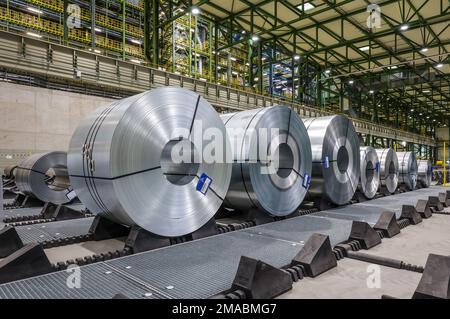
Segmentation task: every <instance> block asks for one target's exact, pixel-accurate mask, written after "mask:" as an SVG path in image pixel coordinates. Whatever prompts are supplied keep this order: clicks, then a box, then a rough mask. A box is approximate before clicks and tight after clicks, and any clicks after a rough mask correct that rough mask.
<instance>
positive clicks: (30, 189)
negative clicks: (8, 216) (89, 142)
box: [15, 152, 71, 204]
mask: <svg viewBox="0 0 450 319" xmlns="http://www.w3.org/2000/svg"><path fill="white" fill-rule="evenodd" d="M15 181H16V185H17V188H18V189H19V191H21V192H22V193H24V194H26V195H31V196H34V197H36V198H38V199H40V200H41V201H43V202H51V203H54V204H65V203H68V202H70V200H71V199H69V197H67V194H68V193H69V192H70V191H71V189H70V182H69V176H68V172H67V153H66V152H49V153H42V154H33V155H31V156H29V157H27V158H25V159H24V160H23V161H22V162H21V163H20V164H19V165H18V167H17V168H16V171H15Z"/></svg>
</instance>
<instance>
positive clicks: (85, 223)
mask: <svg viewBox="0 0 450 319" xmlns="http://www.w3.org/2000/svg"><path fill="white" fill-rule="evenodd" d="M93 221H94V218H93V217H89V218H79V219H71V220H62V221H58V222H51V223H44V224H36V225H34V226H35V227H36V228H38V229H40V230H42V231H44V232H46V233H47V234H48V235H50V236H53V237H55V238H61V237H73V236H80V235H86V234H87V233H88V232H89V228H90V227H91V225H92V222H93Z"/></svg>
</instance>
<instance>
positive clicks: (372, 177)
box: [358, 146, 380, 199]
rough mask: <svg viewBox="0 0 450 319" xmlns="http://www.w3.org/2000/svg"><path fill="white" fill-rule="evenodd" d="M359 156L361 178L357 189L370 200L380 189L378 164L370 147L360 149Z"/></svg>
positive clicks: (376, 157)
mask: <svg viewBox="0 0 450 319" xmlns="http://www.w3.org/2000/svg"><path fill="white" fill-rule="evenodd" d="M360 155H361V158H360V163H361V178H360V182H359V185H358V189H359V191H360V192H361V193H362V194H363V195H364V196H365V197H366V198H367V199H372V198H374V197H375V195H376V194H377V192H378V189H379V187H380V162H379V160H378V155H377V152H376V151H375V149H374V148H373V147H371V146H366V147H361V148H360Z"/></svg>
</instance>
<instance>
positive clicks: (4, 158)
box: [0, 82, 112, 171]
mask: <svg viewBox="0 0 450 319" xmlns="http://www.w3.org/2000/svg"><path fill="white" fill-rule="evenodd" d="M111 101H112V100H111V99H107V98H102V97H96V96H90V95H83V94H77V93H69V92H64V91H58V90H50V89H43V88H37V87H30V86H25V85H18V84H12V83H6V82H0V171H1V169H2V168H3V167H5V166H7V165H11V164H14V163H17V162H19V161H20V160H21V159H22V158H24V157H26V156H28V155H30V154H32V153H36V152H42V151H54V150H55V151H67V148H68V145H69V141H70V138H71V136H72V133H73V132H74V131H75V129H76V127H77V126H78V124H79V123H80V121H81V120H82V119H83V118H84V117H85V116H86V115H87V114H89V113H90V112H92V111H93V110H95V109H96V108H98V107H100V106H104V105H107V104H108V103H110V102H111Z"/></svg>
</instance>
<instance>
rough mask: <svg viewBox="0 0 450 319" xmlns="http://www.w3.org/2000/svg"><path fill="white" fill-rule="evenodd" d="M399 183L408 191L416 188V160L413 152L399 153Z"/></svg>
mask: <svg viewBox="0 0 450 319" xmlns="http://www.w3.org/2000/svg"><path fill="white" fill-rule="evenodd" d="M397 156H398V165H399V173H400V175H399V182H400V184H404V185H405V186H406V188H407V189H408V190H414V189H416V186H417V171H418V167H417V158H416V153H414V152H399V153H397Z"/></svg>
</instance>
